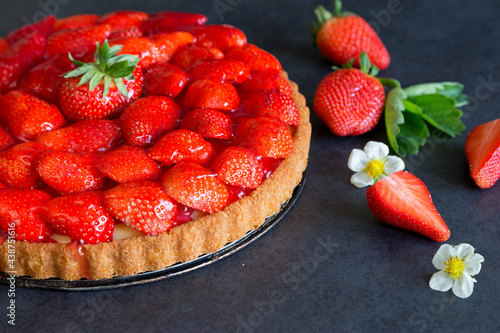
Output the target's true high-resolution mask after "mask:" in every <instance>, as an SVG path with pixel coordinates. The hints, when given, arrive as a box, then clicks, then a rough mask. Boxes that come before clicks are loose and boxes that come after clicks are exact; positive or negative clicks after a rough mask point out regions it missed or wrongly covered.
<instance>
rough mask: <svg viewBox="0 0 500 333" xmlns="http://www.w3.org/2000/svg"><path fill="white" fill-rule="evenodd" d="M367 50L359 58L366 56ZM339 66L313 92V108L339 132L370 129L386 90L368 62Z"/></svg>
mask: <svg viewBox="0 0 500 333" xmlns="http://www.w3.org/2000/svg"><path fill="white" fill-rule="evenodd" d="M365 55H366V54H365V53H364V54H363V55H362V58H364V59H365V61H367V60H366V58H365V57H366V56H365ZM362 67H363V70H361V69H357V68H342V69H339V70H336V71H334V72H332V73H330V74H328V75H327V76H326V77H325V78H324V79H323V80H322V81H321V82H320V84H319V85H318V88H317V89H316V92H315V94H314V100H313V109H314V112H316V114H317V115H318V117H319V118H320V119H321V120H322V121H323V122H324V123H325V124H326V125H327V126H328V128H330V130H331V131H332V133H334V134H335V135H339V136H346V135H360V134H363V133H366V132H368V131H370V130H371V129H373V128H374V127H375V126H376V125H377V124H378V122H379V120H380V116H381V115H382V112H383V107H384V101H385V92H384V87H383V86H382V83H380V81H378V80H377V79H376V78H375V77H374V76H373V74H372V73H373V72H372V73H370V74H368V70H367V68H370V65H364V66H362Z"/></svg>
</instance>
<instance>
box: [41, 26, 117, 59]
mask: <svg viewBox="0 0 500 333" xmlns="http://www.w3.org/2000/svg"><path fill="white" fill-rule="evenodd" d="M110 34H111V26H109V25H107V24H99V25H91V26H86V27H78V28H76V29H73V30H61V31H59V32H56V33H53V34H52V35H50V36H49V39H48V41H47V57H49V58H50V57H53V56H55V55H56V54H60V53H64V54H68V52H69V53H71V54H72V55H73V57H75V58H76V59H83V58H84V57H85V56H86V55H88V54H93V53H94V51H95V49H96V42H99V43H102V42H104V40H105V39H106V38H108V37H109V35H110Z"/></svg>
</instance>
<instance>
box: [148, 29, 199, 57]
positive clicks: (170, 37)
mask: <svg viewBox="0 0 500 333" xmlns="http://www.w3.org/2000/svg"><path fill="white" fill-rule="evenodd" d="M149 39H150V40H153V41H155V42H157V43H158V44H159V45H160V47H161V48H162V49H163V50H164V51H166V52H167V53H168V55H169V59H170V58H172V57H173V56H174V54H175V53H176V52H177V50H179V49H180V48H182V47H184V46H186V45H189V44H192V43H194V42H195V41H196V38H195V37H194V36H193V34H191V33H189V32H187V31H175V32H162V33H159V34H156V35H153V36H150V37H149Z"/></svg>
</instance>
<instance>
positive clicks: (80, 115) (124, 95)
mask: <svg viewBox="0 0 500 333" xmlns="http://www.w3.org/2000/svg"><path fill="white" fill-rule="evenodd" d="M120 50H121V46H119V45H115V46H113V47H111V48H110V47H109V44H108V42H107V41H105V42H104V43H103V45H102V46H101V45H100V44H99V43H97V50H96V52H95V57H94V62H89V63H83V62H81V61H76V60H74V59H73V58H72V57H71V55H70V59H71V61H72V62H73V63H74V64H75V65H76V66H77V68H76V69H75V70H73V71H71V72H68V73H66V75H65V76H64V79H63V82H62V84H61V87H60V88H59V103H60V106H61V111H62V112H63V114H64V115H65V116H66V118H67V119H69V120H76V121H78V120H86V119H103V118H107V117H112V116H116V115H118V114H119V113H120V112H122V111H123V109H125V108H126V107H127V105H128V104H129V103H131V102H133V101H135V100H136V99H138V98H139V97H140V96H141V92H142V82H143V76H142V70H141V68H140V66H137V63H138V62H139V60H140V59H139V58H138V57H136V56H134V55H117V54H118V52H120ZM80 76H81V78H80Z"/></svg>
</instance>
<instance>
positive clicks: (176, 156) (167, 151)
mask: <svg viewBox="0 0 500 333" xmlns="http://www.w3.org/2000/svg"><path fill="white" fill-rule="evenodd" d="M148 154H149V157H151V158H152V159H154V160H156V161H159V162H161V163H162V164H164V165H173V164H177V163H179V162H181V161H192V162H196V163H199V164H207V163H209V162H210V160H211V159H212V157H214V155H215V151H214V148H213V146H212V145H211V144H210V143H209V142H208V141H205V140H204V139H203V137H202V136H201V135H200V134H198V133H196V132H193V131H189V130H186V129H178V130H175V131H172V132H170V133H167V134H165V135H164V136H162V137H161V138H160V139H159V140H158V141H157V142H156V143H155V144H154V146H153V147H151V148H150V149H149V150H148Z"/></svg>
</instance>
